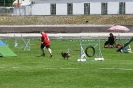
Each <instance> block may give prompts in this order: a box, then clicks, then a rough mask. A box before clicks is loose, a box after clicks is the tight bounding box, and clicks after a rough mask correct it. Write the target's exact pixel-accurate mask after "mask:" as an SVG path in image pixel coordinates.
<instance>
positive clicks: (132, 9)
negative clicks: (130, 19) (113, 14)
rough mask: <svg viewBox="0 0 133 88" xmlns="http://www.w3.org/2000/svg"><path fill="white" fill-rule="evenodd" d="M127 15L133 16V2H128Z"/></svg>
mask: <svg viewBox="0 0 133 88" xmlns="http://www.w3.org/2000/svg"><path fill="white" fill-rule="evenodd" d="M126 14H133V2H126Z"/></svg>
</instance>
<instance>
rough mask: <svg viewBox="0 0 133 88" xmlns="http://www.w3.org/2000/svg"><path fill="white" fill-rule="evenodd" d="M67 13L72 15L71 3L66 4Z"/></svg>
mask: <svg viewBox="0 0 133 88" xmlns="http://www.w3.org/2000/svg"><path fill="white" fill-rule="evenodd" d="M67 14H68V15H72V14H73V4H72V3H68V4H67Z"/></svg>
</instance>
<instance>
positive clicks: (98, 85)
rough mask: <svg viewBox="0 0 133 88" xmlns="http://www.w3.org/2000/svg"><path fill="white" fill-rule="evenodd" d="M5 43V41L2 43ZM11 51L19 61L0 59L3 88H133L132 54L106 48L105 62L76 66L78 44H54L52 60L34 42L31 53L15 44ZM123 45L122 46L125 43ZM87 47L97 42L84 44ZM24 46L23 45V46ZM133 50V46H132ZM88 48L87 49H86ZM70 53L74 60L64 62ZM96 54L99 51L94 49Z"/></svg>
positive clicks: (68, 42) (52, 44) (10, 41)
mask: <svg viewBox="0 0 133 88" xmlns="http://www.w3.org/2000/svg"><path fill="white" fill-rule="evenodd" d="M3 41H5V40H3ZM8 42H9V47H10V48H11V49H12V50H13V51H14V52H15V53H16V54H17V57H3V58H0V88H127V87H128V88H132V86H133V84H132V82H133V76H132V74H133V65H132V63H133V61H132V57H133V54H132V53H119V52H116V50H117V49H116V48H107V49H105V48H103V43H104V42H105V40H101V43H100V44H101V51H102V55H103V57H104V59H105V60H104V61H94V58H95V57H97V53H96V55H95V56H94V57H91V58H87V61H86V62H77V59H78V58H79V51H78V50H79V49H80V48H79V41H68V40H51V48H52V51H53V57H52V58H50V57H49V53H48V51H47V50H45V53H46V56H45V57H41V56H40V55H41V50H40V46H39V44H40V42H39V41H38V40H31V50H30V51H23V48H14V45H13V44H14V40H9V41H8ZM125 42H126V40H125V41H123V43H125ZM83 43H85V44H88V45H93V46H94V45H95V44H97V42H93V41H84V42H83ZM21 44H22V43H21ZM130 45H131V47H132V48H133V44H132V43H131V44H130ZM85 47H86V46H84V48H85ZM68 48H69V49H70V53H71V58H69V59H68V60H64V59H63V58H62V57H61V54H60V53H61V52H62V51H67V49H68ZM95 49H96V51H97V47H96V48H95Z"/></svg>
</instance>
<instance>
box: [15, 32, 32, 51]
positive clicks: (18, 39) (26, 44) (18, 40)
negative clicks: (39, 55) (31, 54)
mask: <svg viewBox="0 0 133 88" xmlns="http://www.w3.org/2000/svg"><path fill="white" fill-rule="evenodd" d="M14 47H15V48H24V49H23V50H24V51H30V37H28V38H27V40H26V39H24V38H23V35H22V34H21V35H20V36H16V35H15V34H14Z"/></svg>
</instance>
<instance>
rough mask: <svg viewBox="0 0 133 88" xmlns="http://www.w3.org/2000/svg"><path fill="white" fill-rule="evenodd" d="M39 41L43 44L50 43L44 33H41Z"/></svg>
mask: <svg viewBox="0 0 133 88" xmlns="http://www.w3.org/2000/svg"><path fill="white" fill-rule="evenodd" d="M41 41H42V42H43V44H44V45H45V46H47V45H50V40H49V37H48V35H47V34H46V33H44V34H42V37H41Z"/></svg>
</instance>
